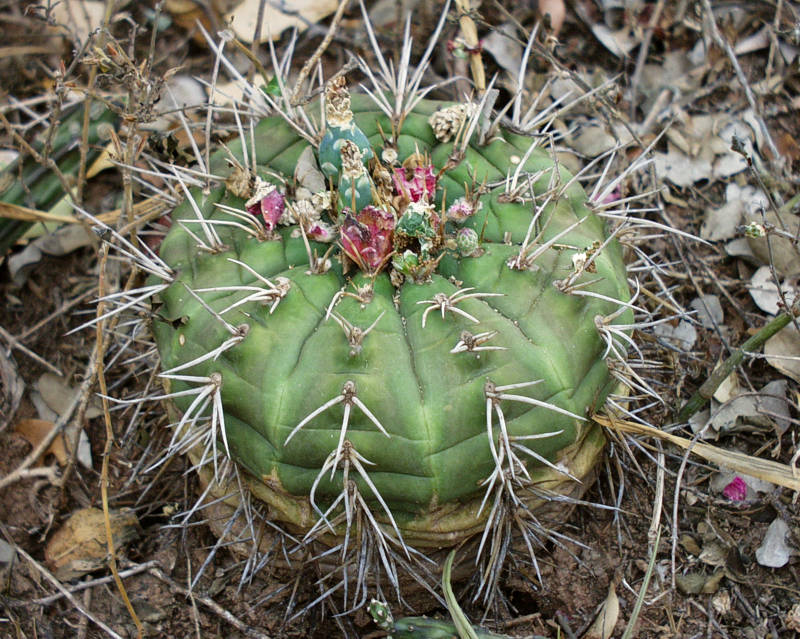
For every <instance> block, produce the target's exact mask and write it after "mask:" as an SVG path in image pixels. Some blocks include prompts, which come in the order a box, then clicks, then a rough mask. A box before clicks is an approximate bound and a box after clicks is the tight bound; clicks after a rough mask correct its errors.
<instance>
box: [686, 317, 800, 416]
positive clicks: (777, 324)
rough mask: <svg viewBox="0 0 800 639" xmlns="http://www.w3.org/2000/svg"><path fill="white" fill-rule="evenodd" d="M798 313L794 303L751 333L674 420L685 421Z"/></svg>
mask: <svg viewBox="0 0 800 639" xmlns="http://www.w3.org/2000/svg"><path fill="white" fill-rule="evenodd" d="M798 313H800V306H798V304H795V305H794V307H793V308H792V310H791V311H788V312H783V313H781V314H780V315H778V316H777V317H776V318H775V319H773V320H772V321H771V322H769V323H768V324H767V325H766V326H764V327H763V328H762V329H761V330H760V331H758V333H756V334H755V335H753V336H752V337H751V338H750V339H748V340H747V341H746V342H744V344H742V345H741V346H740V347H739V348H737V349H736V350H734V351H733V353H731V355H730V356H729V357H728V359H726V360H725V361H724V362H722V364H721V365H720V366H718V367H717V368H716V369H715V370H714V372H713V373H711V376H710V377H709V378H708V379H707V380H706V381H705V382H703V385H702V386H701V387H700V388H699V389H697V392H696V393H695V394H694V395H692V396H691V397H690V398H689V401H688V402H686V404H684V406H683V408H681V410H680V411H679V412H678V415H677V417H676V421H677V422H678V423H682V422H685V421H687V420H688V419H689V418H690V417H691V416H692V415H694V414H695V413H696V412H697V411H699V410H700V409H702V408H703V406H705V405H706V404H707V403H708V401H709V400H710V399H711V397H713V395H714V393H715V392H716V391H717V389H718V388H719V387H720V385H721V384H722V382H724V381H725V380H726V379H727V378H728V376H729V375H730V374H731V373H732V372H733V371H734V369H735V368H736V367H737V366H738V365H739V364H741V363H742V360H743V359H744V357H745V355H746V354H747V353H750V352H753V351H755V350H757V349H759V348H761V346H763V344H764V342H766V341H767V340H768V339H769V338H770V337H772V336H773V335H775V334H776V333H777V332H778V331H780V330H781V329H783V328H784V327H785V326H786V325H787V324H789V322H791V321H792V318H793V316H795V315H797V314H798Z"/></svg>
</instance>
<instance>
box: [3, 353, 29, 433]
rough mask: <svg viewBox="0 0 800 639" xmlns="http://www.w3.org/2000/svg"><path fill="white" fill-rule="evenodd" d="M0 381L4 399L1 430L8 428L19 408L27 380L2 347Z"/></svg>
mask: <svg viewBox="0 0 800 639" xmlns="http://www.w3.org/2000/svg"><path fill="white" fill-rule="evenodd" d="M0 383H2V386H3V396H2V401H0V409H2V410H0V431H3V430H5V429H6V426H8V424H9V423H10V422H11V420H12V419H13V417H14V415H15V414H16V412H17V408H19V402H20V400H21V399H22V394H23V393H24V392H25V382H23V381H22V377H20V375H19V373H18V372H17V365H16V364H15V363H14V360H13V359H11V357H10V356H9V355H7V354H6V352H5V349H3V348H0Z"/></svg>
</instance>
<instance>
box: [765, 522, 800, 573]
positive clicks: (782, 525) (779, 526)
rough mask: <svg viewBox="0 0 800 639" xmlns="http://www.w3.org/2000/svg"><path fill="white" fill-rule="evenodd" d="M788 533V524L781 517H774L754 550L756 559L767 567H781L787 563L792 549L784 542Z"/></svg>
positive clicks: (792, 552)
mask: <svg viewBox="0 0 800 639" xmlns="http://www.w3.org/2000/svg"><path fill="white" fill-rule="evenodd" d="M788 534H789V526H787V525H786V522H785V521H783V519H781V518H780V517H776V518H775V519H774V520H773V521H772V523H771V524H770V525H769V528H767V532H766V534H765V535H764V540H763V541H762V542H761V545H760V546H759V547H758V549H757V550H756V561H757V562H758V563H760V564H761V565H762V566H766V567H767V568H782V567H783V566H785V565H786V564H787V563H789V558H790V557H791V556H792V555H793V554H794V551H793V550H792V549H791V548H790V547H789V546H788V545H787V544H786V536H787V535H788Z"/></svg>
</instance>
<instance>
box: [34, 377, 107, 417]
mask: <svg viewBox="0 0 800 639" xmlns="http://www.w3.org/2000/svg"><path fill="white" fill-rule="evenodd" d="M36 388H37V390H38V391H39V393H41V395H42V398H43V399H44V401H45V402H46V403H47V405H48V406H49V407H50V408H51V409H52V410H53V411H54V412H55V413H56V415H59V416H60V415H62V414H63V413H65V412H67V410H68V409H69V407H70V405H71V404H72V402H73V401H74V399H75V395H77V394H78V393H79V392H80V389H79V388H78V387H77V386H72V385H70V384H69V383H68V382H67V381H66V380H65V379H64V378H63V377H59V376H58V375H54V374H53V373H44V374H42V376H41V377H39V379H38V380H37V382H36ZM102 414H103V408H102V406H101V404H100V402H99V401H98V400H97V398H95V397H93V398H92V399H90V400H89V405H88V407H87V409H86V417H87V418H88V419H94V418H95V417H99V416H100V415H102Z"/></svg>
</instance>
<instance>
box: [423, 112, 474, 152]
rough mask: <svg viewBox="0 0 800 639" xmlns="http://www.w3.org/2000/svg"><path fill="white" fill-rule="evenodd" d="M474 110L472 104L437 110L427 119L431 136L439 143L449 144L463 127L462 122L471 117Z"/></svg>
mask: <svg viewBox="0 0 800 639" xmlns="http://www.w3.org/2000/svg"><path fill="white" fill-rule="evenodd" d="M474 110H475V105H474V104H471V103H470V104H454V105H452V106H449V107H445V108H443V109H439V110H438V111H437V112H436V113H434V114H433V115H432V116H431V117H429V118H428V124H430V125H431V128H432V129H433V134H434V135H435V136H436V139H437V140H439V142H449V141H450V139H451V138H452V137H453V136H454V135H456V134H457V133H458V131H459V129H461V128H462V127H463V126H464V122H465V121H466V119H467V118H468V117H471V115H472V113H473V112H474Z"/></svg>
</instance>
